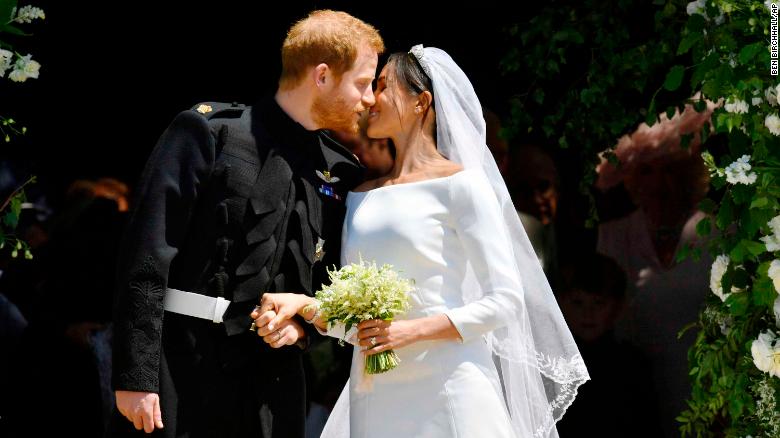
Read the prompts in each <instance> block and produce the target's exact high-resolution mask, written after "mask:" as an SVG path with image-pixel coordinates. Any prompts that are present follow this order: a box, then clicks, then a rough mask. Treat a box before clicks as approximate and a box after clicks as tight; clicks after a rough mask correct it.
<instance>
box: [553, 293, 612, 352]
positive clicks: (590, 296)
mask: <svg viewBox="0 0 780 438" xmlns="http://www.w3.org/2000/svg"><path fill="white" fill-rule="evenodd" d="M560 305H561V311H562V312H563V315H564V317H565V318H566V323H567V324H568V325H569V328H570V329H571V331H572V333H574V335H575V336H577V337H578V338H580V339H582V340H583V341H585V342H593V341H595V340H597V339H599V338H600V337H601V336H603V335H604V334H605V333H606V332H608V331H609V330H611V329H612V328H613V327H614V325H615V320H616V319H617V316H618V314H619V312H620V307H621V303H620V300H618V299H617V298H615V297H611V296H608V295H599V294H594V293H590V292H585V291H583V290H581V289H572V290H569V291H568V292H566V293H565V294H563V296H562V297H561V298H560Z"/></svg>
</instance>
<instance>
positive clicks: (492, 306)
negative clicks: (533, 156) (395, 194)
mask: <svg viewBox="0 0 780 438" xmlns="http://www.w3.org/2000/svg"><path fill="white" fill-rule="evenodd" d="M464 172H468V174H465V175H457V177H455V178H452V180H451V181H450V184H451V185H450V205H451V211H450V213H451V215H452V216H451V217H452V224H453V227H454V229H455V232H456V234H457V236H458V239H459V240H460V243H461V246H462V248H463V251H464V253H465V255H466V257H467V258H468V260H469V263H470V264H471V267H472V269H473V271H474V274H475V276H476V279H477V281H478V282H479V285H480V287H481V288H482V291H483V295H482V298H480V299H478V300H476V301H473V302H470V303H468V304H466V305H464V306H461V307H457V308H454V309H450V310H448V311H447V312H445V314H446V315H447V317H449V319H450V321H452V324H453V325H454V326H455V328H456V329H457V330H458V333H460V336H461V338H462V340H463V341H464V342H465V341H468V340H471V339H474V338H477V337H479V336H481V335H484V334H486V333H488V332H490V331H492V330H494V329H496V328H499V327H502V326H504V325H506V323H507V321H508V318H512V317H513V315H515V314H516V310H517V309H522V306H523V290H522V284H521V282H520V278H518V274H517V269H516V267H515V263H516V262H515V257H514V253H513V250H512V245H511V240H510V236H509V233H508V230H507V227H506V225H505V222H504V218H503V214H502V212H501V207H500V206H499V204H498V200H497V198H496V195H495V192H494V191H493V188H492V187H491V186H490V183H489V182H488V180H487V179H486V178H485V177H484V176H483V175H482V173H480V172H471V171H464Z"/></svg>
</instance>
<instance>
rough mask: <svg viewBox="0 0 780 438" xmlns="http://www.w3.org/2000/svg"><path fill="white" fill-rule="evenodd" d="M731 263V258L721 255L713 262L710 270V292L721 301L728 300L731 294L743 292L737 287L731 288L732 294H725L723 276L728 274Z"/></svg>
mask: <svg viewBox="0 0 780 438" xmlns="http://www.w3.org/2000/svg"><path fill="white" fill-rule="evenodd" d="M730 262H731V259H730V258H729V256H727V255H725V254H721V255H719V256H717V257H716V258H715V261H714V262H712V268H710V290H711V291H712V293H714V294H715V295H717V296H718V298H720V300H721V301H726V298H728V297H729V295H731V293H737V292H742V291H743V290H742V289H740V288H738V287H736V286H731V293H724V292H723V274H725V273H726V270H727V269H728V267H729V263H730Z"/></svg>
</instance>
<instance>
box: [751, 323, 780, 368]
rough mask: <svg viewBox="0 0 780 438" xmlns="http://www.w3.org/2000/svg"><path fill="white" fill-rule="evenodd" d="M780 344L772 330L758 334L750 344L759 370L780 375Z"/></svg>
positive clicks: (754, 361)
mask: <svg viewBox="0 0 780 438" xmlns="http://www.w3.org/2000/svg"><path fill="white" fill-rule="evenodd" d="M778 344H780V343H779V342H778V339H777V337H775V334H774V333H773V332H772V331H771V330H767V331H766V332H763V333H761V334H759V335H758V339H756V340H755V341H753V344H751V346H750V353H751V354H752V355H753V363H754V364H755V365H756V368H758V369H759V370H761V371H763V372H765V373H768V374H770V375H773V376H775V377H780V345H778Z"/></svg>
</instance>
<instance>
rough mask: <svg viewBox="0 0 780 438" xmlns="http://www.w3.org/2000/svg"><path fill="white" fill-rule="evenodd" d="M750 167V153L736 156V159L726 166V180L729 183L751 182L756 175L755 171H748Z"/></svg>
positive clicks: (754, 180) (748, 183)
mask: <svg viewBox="0 0 780 438" xmlns="http://www.w3.org/2000/svg"><path fill="white" fill-rule="evenodd" d="M750 169H752V167H751V166H750V155H743V156H742V157H740V158H737V161H735V162H733V163H731V164H729V165H728V166H726V181H728V182H729V183H730V184H745V185H750V184H753V183H755V182H756V178H758V175H756V173H755V172H750ZM748 172H750V173H748Z"/></svg>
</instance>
